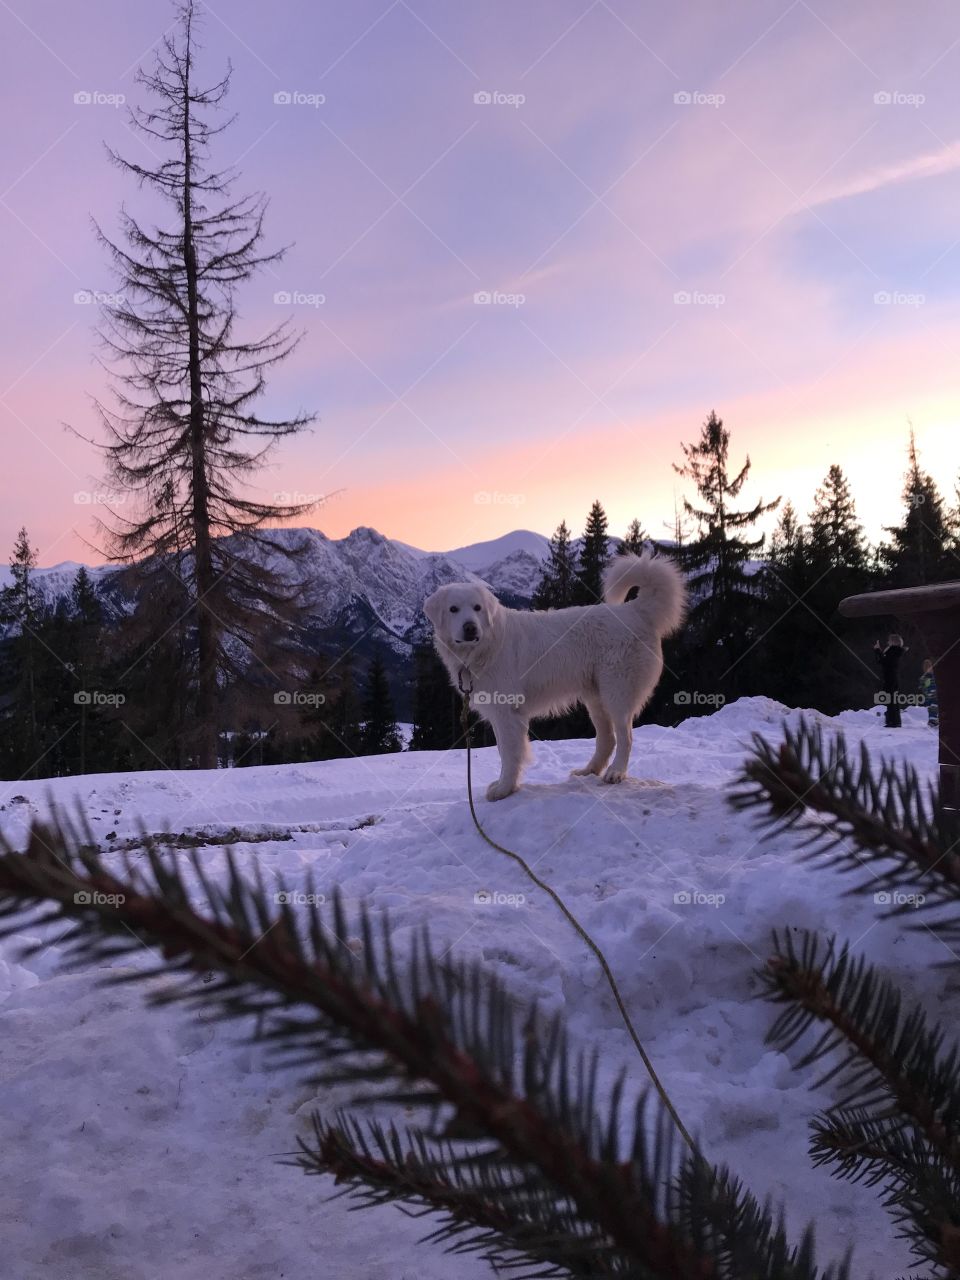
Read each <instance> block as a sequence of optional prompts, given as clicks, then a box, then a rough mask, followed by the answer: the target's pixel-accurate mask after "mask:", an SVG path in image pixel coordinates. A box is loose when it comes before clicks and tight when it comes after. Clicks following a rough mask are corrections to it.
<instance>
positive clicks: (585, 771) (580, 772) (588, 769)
mask: <svg viewBox="0 0 960 1280" xmlns="http://www.w3.org/2000/svg"><path fill="white" fill-rule="evenodd" d="M599 772H600V767H599V766H598V765H595V764H585V765H584V766H583V768H582V769H571V770H570V777H571V778H587V777H589V776H590V774H591V773H599Z"/></svg>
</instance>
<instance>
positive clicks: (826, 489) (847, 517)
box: [809, 464, 867, 581]
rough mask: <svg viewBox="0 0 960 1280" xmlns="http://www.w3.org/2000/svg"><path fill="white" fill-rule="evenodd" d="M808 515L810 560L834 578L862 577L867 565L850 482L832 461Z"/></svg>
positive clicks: (861, 529) (845, 579) (837, 579)
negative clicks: (830, 572)
mask: <svg viewBox="0 0 960 1280" xmlns="http://www.w3.org/2000/svg"><path fill="white" fill-rule="evenodd" d="M809 519H810V553H811V555H812V557H813V559H814V561H815V562H816V563H817V564H818V565H822V566H825V567H826V568H829V569H830V570H831V571H832V572H833V574H834V575H835V579H836V581H840V580H841V579H842V580H844V581H847V580H850V579H853V578H856V577H857V576H860V577H863V575H864V574H865V572H866V565H867V548H866V543H865V540H864V536H863V527H862V526H861V524H860V522H859V521H858V520H857V511H856V504H855V503H854V500H853V495H852V494H851V492H850V485H849V483H848V481H847V478H846V476H845V475H844V474H843V471H842V470H841V469H840V467H838V466H837V465H836V464H834V465H833V466H831V468H830V470H829V471H828V472H827V475H826V478H825V479H824V481H823V484H822V485H821V486H820V488H819V489H818V490H817V492H816V494H815V496H814V505H813V510H812V511H811V512H810V517H809Z"/></svg>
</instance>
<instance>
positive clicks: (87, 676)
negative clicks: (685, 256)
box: [68, 565, 113, 773]
mask: <svg viewBox="0 0 960 1280" xmlns="http://www.w3.org/2000/svg"><path fill="white" fill-rule="evenodd" d="M103 642H104V637H103V606H102V604H101V602H100V597H99V595H98V594H97V590H96V587H95V586H94V585H93V581H92V579H91V577H90V574H89V573H88V572H87V570H86V568H85V567H84V566H83V565H81V566H80V568H79V569H78V570H77V575H76V577H75V578H74V580H73V585H72V587H71V589H70V621H69V640H68V645H69V665H70V668H71V670H72V672H73V675H74V681H75V688H76V689H77V690H79V691H81V692H83V693H86V694H88V695H89V694H90V693H91V692H93V691H98V692H100V691H102V692H107V690H105V689H104V684H105V683H106V681H105V679H104V666H105V662H104V653H103ZM76 711H77V717H78V722H79V723H78V725H77V745H76V772H78V773H93V772H99V771H101V770H106V769H107V768H109V767H110V764H111V763H112V760H113V753H112V752H108V751H106V750H105V748H106V744H107V742H108V741H109V739H110V737H111V736H112V735H111V734H110V733H109V730H108V729H107V720H108V718H109V717H108V716H107V715H105V713H104V711H103V709H102V708H101V707H100V706H98V705H96V704H94V703H93V702H92V701H91V700H90V699H89V698H88V697H87V698H83V699H82V700H81V701H80V702H79V703H78V704H77V706H76Z"/></svg>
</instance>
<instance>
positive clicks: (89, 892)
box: [0, 818, 847, 1280]
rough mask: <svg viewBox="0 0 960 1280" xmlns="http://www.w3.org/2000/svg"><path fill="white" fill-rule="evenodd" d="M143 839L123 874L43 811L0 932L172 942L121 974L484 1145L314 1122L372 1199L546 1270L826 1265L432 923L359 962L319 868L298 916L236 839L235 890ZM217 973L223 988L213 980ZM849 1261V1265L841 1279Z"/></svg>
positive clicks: (73, 828) (79, 829)
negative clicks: (601, 1086)
mask: <svg viewBox="0 0 960 1280" xmlns="http://www.w3.org/2000/svg"><path fill="white" fill-rule="evenodd" d="M143 844H144V847H145V849H146V857H145V858H140V859H139V860H134V858H133V857H132V856H131V855H130V854H129V853H126V854H121V855H116V856H115V857H111V865H110V866H108V865H107V864H106V862H105V861H104V858H103V856H102V855H101V854H100V852H99V850H98V849H97V847H96V844H95V842H94V840H93V837H92V835H91V833H90V831H89V828H86V827H84V826H83V825H82V824H71V823H69V822H66V821H65V820H63V819H62V818H55V819H54V820H53V821H52V822H51V823H50V824H48V825H44V824H35V825H34V826H33V828H32V830H31V833H30V836H29V843H28V847H27V850H26V852H25V853H18V852H16V851H15V850H14V849H13V848H12V847H11V846H10V845H9V844H8V843H6V842H5V841H3V840H2V839H0V936H2V935H9V934H12V933H14V932H19V931H21V930H22V929H24V928H25V927H27V928H29V929H30V930H31V931H35V930H36V928H37V926H40V928H41V933H42V932H43V930H44V927H45V926H48V925H51V924H53V923H55V922H57V923H60V924H62V923H64V922H66V923H67V924H68V925H69V926H70V927H69V929H68V932H67V933H66V935H65V937H64V938H63V939H62V945H63V946H64V949H65V952H66V955H67V957H68V960H69V962H70V963H73V964H76V963H86V964H93V965H97V964H99V965H103V964H104V963H107V962H109V963H113V962H115V961H117V960H118V959H121V958H123V957H126V956H130V955H139V954H140V952H141V950H142V948H144V947H147V948H150V949H156V948H159V949H160V950H161V952H162V959H161V961H160V963H159V965H158V966H157V967H148V966H144V967H142V968H135V969H131V968H130V967H129V966H127V967H126V968H125V969H124V971H123V972H121V973H119V974H116V973H115V974H108V975H106V978H105V980H106V981H114V982H126V981H138V980H143V979H145V978H148V977H152V976H157V975H159V974H167V975H172V976H173V978H174V979H177V981H174V982H166V983H164V984H162V985H159V986H155V987H154V988H153V989H152V990H151V992H150V997H149V998H150V1000H151V1002H152V1003H154V1004H161V1005H162V1004H169V1003H173V1002H184V1003H187V1004H193V1005H196V1004H200V1003H203V1004H205V1005H207V1006H208V1007H209V1006H213V1008H214V1009H215V1010H216V1012H217V1015H218V1016H220V1017H223V1018H242V1019H245V1020H250V1019H251V1017H252V1018H253V1029H252V1031H251V1034H252V1035H253V1036H258V1037H261V1038H263V1039H265V1040H266V1041H267V1042H268V1043H269V1044H271V1045H272V1046H273V1048H274V1050H275V1051H276V1052H277V1053H278V1054H279V1055H280V1058H281V1061H286V1062H288V1063H290V1064H291V1065H298V1066H306V1067H308V1068H309V1070H310V1079H311V1081H312V1082H315V1083H318V1084H320V1083H336V1082H342V1081H346V1082H350V1083H351V1084H353V1085H356V1086H359V1085H361V1084H364V1085H365V1087H367V1088H369V1087H370V1085H371V1084H372V1085H373V1086H374V1087H375V1090H376V1091H375V1093H374V1094H372V1095H367V1097H366V1098H365V1099H363V1100H371V1101H372V1100H376V1101H378V1102H380V1103H382V1104H390V1103H394V1104H396V1103H400V1102H403V1103H405V1104H407V1105H412V1106H414V1107H416V1108H418V1109H420V1110H426V1111H427V1112H428V1113H429V1114H430V1115H431V1116H432V1117H433V1120H432V1128H433V1131H434V1133H435V1134H436V1130H437V1124H438V1122H439V1120H440V1118H441V1116H442V1118H443V1119H444V1120H445V1121H446V1130H445V1135H446V1138H447V1141H448V1143H453V1142H460V1141H465V1140H466V1141H470V1142H472V1143H474V1144H475V1143H476V1142H477V1141H479V1140H482V1141H483V1142H484V1143H485V1144H486V1147H485V1148H484V1150H483V1151H481V1152H477V1150H476V1149H475V1146H474V1147H471V1149H470V1150H469V1151H467V1152H466V1153H465V1154H464V1155H462V1156H459V1157H457V1158H456V1160H453V1159H452V1155H453V1153H452V1147H447V1148H446V1149H444V1148H442V1147H440V1148H430V1147H429V1146H428V1143H427V1138H426V1136H424V1135H420V1136H417V1135H416V1134H414V1135H412V1136H411V1137H409V1138H401V1137H400V1136H399V1135H398V1134H396V1133H395V1132H393V1131H391V1132H389V1133H388V1132H386V1131H380V1132H379V1136H378V1132H377V1131H376V1130H374V1131H373V1132H372V1133H371V1134H370V1135H364V1134H362V1133H361V1131H359V1130H358V1129H357V1128H356V1127H355V1126H354V1127H352V1128H351V1127H348V1126H344V1125H343V1124H342V1123H341V1124H340V1125H339V1126H337V1127H336V1129H333V1128H331V1127H328V1126H324V1125H323V1124H322V1123H321V1122H319V1121H318V1122H317V1124H316V1125H315V1129H314V1136H315V1142H314V1144H313V1145H308V1144H303V1145H302V1148H301V1160H302V1162H303V1167H305V1168H307V1169H308V1170H311V1171H313V1172H319V1171H321V1170H329V1171H331V1172H334V1173H336V1174H338V1175H339V1176H341V1177H342V1178H346V1180H347V1183H348V1186H351V1187H352V1188H353V1189H356V1190H357V1191H358V1193H359V1194H361V1195H362V1196H364V1197H366V1198H367V1199H368V1200H369V1198H370V1197H373V1201H372V1202H379V1201H380V1200H381V1199H391V1200H399V1201H401V1202H407V1203H409V1204H411V1205H412V1206H413V1207H414V1208H417V1209H429V1210H431V1211H437V1210H440V1211H442V1213H443V1216H444V1218H445V1225H444V1226H443V1227H442V1228H441V1230H440V1237H438V1238H443V1239H445V1240H447V1241H450V1240H453V1241H455V1244H456V1247H458V1248H460V1247H466V1248H474V1247H475V1248H478V1249H480V1250H488V1251H489V1252H490V1253H491V1254H497V1255H498V1256H499V1255H500V1254H502V1253H503V1252H504V1251H507V1252H509V1253H512V1254H515V1253H517V1252H518V1251H519V1252H520V1253H521V1254H522V1256H523V1258H525V1259H527V1260H528V1261H529V1260H532V1261H533V1262H534V1263H536V1264H538V1265H542V1266H545V1267H546V1268H547V1270H546V1271H540V1272H538V1273H537V1274H546V1275H549V1274H552V1272H551V1270H550V1268H555V1269H559V1270H560V1272H561V1274H570V1275H581V1274H592V1275H597V1276H602V1275H621V1276H633V1277H637V1280H696V1278H700V1280H711V1278H713V1277H716V1278H717V1280H725V1278H727V1277H729V1278H730V1280H734V1277H738V1278H740V1277H744V1276H750V1277H756V1280H817V1278H818V1277H819V1276H820V1273H819V1272H817V1271H816V1269H815V1267H814V1262H813V1258H812V1251H811V1249H810V1247H809V1244H808V1242H804V1243H803V1244H802V1245H801V1246H800V1248H799V1249H797V1250H790V1249H789V1248H788V1247H787V1245H786V1240H785V1237H784V1235H783V1232H782V1227H779V1226H777V1225H775V1224H774V1222H773V1220H772V1218H771V1215H770V1213H769V1211H768V1210H767V1209H763V1210H761V1209H759V1208H758V1207H757V1206H756V1204H755V1202H754V1201H753V1200H752V1199H751V1198H750V1197H749V1196H747V1195H746V1194H745V1193H744V1192H742V1190H741V1189H740V1187H739V1185H738V1184H737V1183H735V1182H734V1181H733V1180H732V1179H731V1178H730V1176H729V1175H728V1174H726V1173H725V1172H724V1171H715V1170H712V1169H710V1168H709V1167H708V1166H707V1165H706V1164H705V1162H703V1161H702V1160H696V1159H694V1158H692V1157H687V1158H685V1160H684V1163H680V1164H679V1165H678V1161H677V1159H676V1158H675V1154H674V1144H673V1142H672V1131H671V1130H670V1129H669V1126H668V1122H667V1119H666V1117H665V1116H664V1115H663V1114H662V1113H656V1115H655V1119H656V1123H655V1124H654V1125H653V1133H652V1136H651V1124H650V1119H651V1117H650V1115H649V1114H648V1112H649V1108H648V1106H647V1104H646V1103H645V1101H644V1099H643V1098H642V1097H641V1098H640V1099H639V1100H638V1101H637V1103H636V1105H635V1107H634V1108H633V1113H632V1123H631V1122H630V1121H629V1120H626V1119H625V1118H624V1117H623V1107H622V1100H623V1093H624V1081H623V1080H622V1079H620V1080H619V1081H618V1082H617V1084H616V1086H615V1087H614V1089H613V1093H612V1096H611V1098H610V1100H609V1103H608V1106H607V1114H606V1116H605V1117H603V1118H602V1117H601V1115H600V1113H599V1111H598V1107H597V1059H596V1057H595V1056H593V1057H590V1056H586V1055H583V1054H580V1055H574V1054H572V1053H571V1052H570V1050H569V1049H568V1046H567V1042H566V1038H565V1035H564V1032H563V1028H562V1026H561V1024H560V1022H559V1021H558V1020H548V1019H545V1018H543V1017H541V1016H540V1015H539V1014H538V1013H537V1011H536V1010H535V1009H534V1010H533V1011H530V1012H528V1013H527V1014H526V1015H523V1016H521V1015H520V1014H519V1013H518V1011H517V1010H516V1009H515V1008H514V1006H513V1004H512V1002H511V1000H510V998H509V996H508V993H507V992H506V991H505V989H504V988H503V987H502V986H501V985H500V984H499V983H497V982H496V981H495V980H494V979H492V978H491V977H489V976H487V975H486V974H484V973H483V972H482V970H481V969H479V968H478V967H476V966H470V965H467V964H464V963H462V962H461V963H458V964H451V965H447V966H441V965H440V964H439V963H438V961H437V960H436V958H435V956H434V953H433V952H432V950H431V947H430V942H429V938H428V937H427V935H426V933H423V934H421V935H419V936H418V938H417V940H416V942H415V945H414V948H413V954H412V957H411V959H410V961H409V963H408V964H407V965H405V966H401V965H399V964H398V963H397V960H396V958H395V956H394V954H393V950H392V945H391V937H390V930H389V924H388V922H387V921H386V920H383V921H382V922H381V927H380V929H379V930H376V929H375V927H374V923H373V921H372V920H371V918H370V915H369V913H368V912H366V911H361V912H360V914H359V920H358V923H357V926H356V928H357V931H358V933H359V940H360V946H359V951H360V955H359V956H357V955H355V954H354V951H353V949H352V948H351V947H348V946H347V945H345V942H346V939H348V938H349V937H351V936H352V932H353V930H352V929H351V925H350V922H349V921H348V919H347V915H346V912H345V909H344V905H343V903H342V901H341V900H340V898H339V896H337V897H335V898H334V900H333V903H332V907H331V909H330V910H329V911H324V912H321V910H320V908H319V907H318V906H317V905H315V904H316V902H317V901H318V899H319V896H318V895H317V894H316V893H315V892H314V887H313V884H312V883H311V882H310V881H309V879H308V882H307V885H306V891H307V901H308V902H309V903H311V904H312V905H310V906H308V907H307V908H306V910H304V911H294V909H293V906H292V905H291V902H290V895H287V894H285V893H284V892H279V893H277V894H275V895H274V901H275V904H276V905H274V906H271V905H270V903H269V900H268V895H267V893H266V891H265V889H264V886H263V884H262V882H261V881H260V879H259V875H258V876H257V878H256V880H255V882H254V884H252V885H250V884H247V883H246V882H245V880H244V879H243V877H242V876H241V875H240V873H239V870H238V867H237V863H236V860H235V859H234V858H233V857H232V855H231V854H230V853H229V852H228V853H227V868H228V870H227V876H226V881H225V883H224V884H223V885H222V886H220V885H215V884H213V883H211V882H210V881H209V879H208V878H207V877H206V875H205V872H204V869H203V864H202V861H201V859H200V858H199V856H198V855H197V854H196V853H193V854H192V856H186V857H184V856H183V855H182V854H181V855H178V856H175V855H172V854H171V853H170V852H169V851H166V852H165V851H162V850H160V849H159V848H157V847H156V845H155V844H154V843H152V842H151V841H150V839H149V838H148V837H147V836H146V833H144V835H143ZM185 869H188V870H189V872H190V877H189V883H188V879H187V877H186V876H185V874H184V870H185ZM44 945H45V944H44V942H43V941H40V942H37V943H34V944H32V945H31V946H29V947H27V948H25V953H26V954H30V953H32V952H33V951H36V950H37V949H41V948H42V947H43V946H44ZM210 971H212V972H213V973H214V974H216V975H218V976H217V979H216V980H215V981H213V982H205V983H198V982H197V981H196V975H197V974H198V973H200V972H203V973H207V974H209V972H210ZM624 1129H625V1130H626V1132H627V1133H628V1134H631V1133H632V1136H631V1137H630V1138H629V1150H628V1151H626V1152H624V1151H622V1150H621V1132H622V1130H624ZM439 1136H441V1137H443V1136H444V1135H443V1134H442V1133H441V1134H440V1135H439ZM430 1141H431V1142H432V1141H433V1138H430ZM434 1151H435V1152H436V1154H434ZM411 1153H412V1154H413V1156H414V1163H413V1165H411V1163H410V1155H411ZM371 1161H373V1163H372V1164H371V1163H370V1162H371ZM361 1187H362V1191H361ZM444 1201H445V1202H444ZM741 1259H747V1260H749V1262H748V1264H747V1263H744V1265H743V1266H741V1262H740V1260H741ZM578 1268H579V1270H578ZM528 1274H529V1273H528ZM846 1275H847V1270H846V1267H845V1266H844V1267H841V1268H839V1269H831V1270H829V1271H827V1272H826V1273H824V1280H842V1278H843V1277H845V1276H846Z"/></svg>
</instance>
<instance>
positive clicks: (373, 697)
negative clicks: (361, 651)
mask: <svg viewBox="0 0 960 1280" xmlns="http://www.w3.org/2000/svg"><path fill="white" fill-rule="evenodd" d="M402 749H403V741H402V739H401V737H400V729H399V726H398V725H397V721H396V715H395V714H394V710H393V695H392V694H391V692H390V685H389V683H388V682H387V670H386V667H385V666H384V663H383V657H382V655H381V654H380V652H379V651H378V652H377V653H375V654H374V656H373V661H372V662H371V663H370V670H369V671H368V673H367V683H366V688H365V690H364V696H363V730H362V732H361V736H360V751H361V754H362V755H366V756H373V755H383V754H385V753H387V752H390V751H401V750H402Z"/></svg>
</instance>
